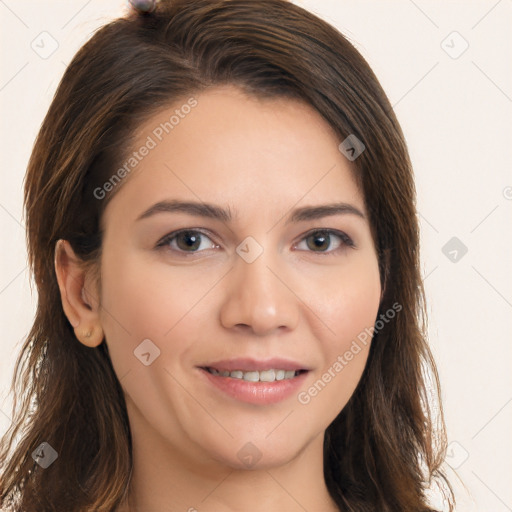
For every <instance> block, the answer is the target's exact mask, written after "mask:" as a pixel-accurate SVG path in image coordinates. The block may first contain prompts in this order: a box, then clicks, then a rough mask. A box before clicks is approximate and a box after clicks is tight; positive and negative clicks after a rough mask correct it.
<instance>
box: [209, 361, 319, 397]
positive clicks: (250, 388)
mask: <svg viewBox="0 0 512 512" xmlns="http://www.w3.org/2000/svg"><path fill="white" fill-rule="evenodd" d="M199 370H200V373H201V374H202V375H203V376H204V377H205V378H206V379H207V381H208V382H209V383H211V384H213V385H214V386H215V387H216V388H217V389H220V390H221V391H223V392H224V393H225V394H226V395H229V396H231V397H232V398H235V399H236V400H239V401H241V402H246V403H249V404H260V405H265V404H276V403H278V402H281V401H282V400H285V399H286V398H288V397H290V396H291V395H293V394H294V393H297V392H298V390H299V388H300V386H301V385H302V384H303V383H304V381H305V379H306V377H307V375H308V373H309V372H304V373H301V374H299V375H298V376H297V377H293V378H292V379H283V380H275V381H274V382H249V381H247V380H243V379H235V378H232V377H222V376H220V375H213V374H211V373H210V372H209V371H208V370H205V369H203V368H200V369H199Z"/></svg>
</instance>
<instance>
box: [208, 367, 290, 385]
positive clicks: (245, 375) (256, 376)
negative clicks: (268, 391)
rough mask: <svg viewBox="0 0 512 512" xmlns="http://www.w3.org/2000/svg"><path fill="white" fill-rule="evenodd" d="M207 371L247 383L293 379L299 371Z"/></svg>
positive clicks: (211, 369) (209, 369)
mask: <svg viewBox="0 0 512 512" xmlns="http://www.w3.org/2000/svg"><path fill="white" fill-rule="evenodd" d="M207 370H208V371H209V372H210V373H211V374H212V375H220V376H221V377H231V378H233V379H243V380H246V381H248V382H274V381H276V380H283V379H293V377H296V376H297V375H298V374H299V371H298V370H297V371H295V370H275V369H273V368H272V369H270V370H262V371H261V372H258V371H248V372H244V371H243V370H233V371H231V372H230V371H229V370H216V369H214V368H207Z"/></svg>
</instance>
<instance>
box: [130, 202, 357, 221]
mask: <svg viewBox="0 0 512 512" xmlns="http://www.w3.org/2000/svg"><path fill="white" fill-rule="evenodd" d="M175 212H178V213H186V214H188V215H194V216H196V217H207V218H210V219H214V220H219V221H221V222H231V221H232V219H233V214H232V212H231V210H230V208H229V207H228V208H222V207H220V206H217V205H214V204H211V203H202V202H195V201H179V200H168V201H159V202H158V203H156V204H154V205H153V206H151V207H150V208H148V209H147V210H146V211H144V212H143V213H142V214H141V215H139V217H137V221H139V220H142V219H147V218H148V217H151V216H153V215H156V214H158V213H175ZM341 214H351V215H356V216H358V217H360V218H362V219H365V218H366V217H365V215H364V213H363V212H361V211H360V210H359V209H358V208H356V207H355V206H353V205H351V204H349V203H342V202H340V203H332V204H323V205H318V206H303V207H301V208H296V209H294V210H293V211H292V212H291V214H290V215H289V216H288V220H287V221H286V224H289V223H292V222H301V221H307V220H317V219H321V218H323V217H329V216H333V215H341Z"/></svg>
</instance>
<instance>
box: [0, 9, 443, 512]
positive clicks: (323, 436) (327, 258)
mask: <svg viewBox="0 0 512 512" xmlns="http://www.w3.org/2000/svg"><path fill="white" fill-rule="evenodd" d="M143 3H144V4H145V5H142V4H143ZM143 3H142V2H138V10H136V9H134V10H133V11H132V12H131V13H130V14H129V15H127V16H126V17H125V18H122V19H118V20H115V21H113V22H112V23H109V24H108V25H107V26H105V27H103V28H102V29H101V30H99V31H98V32H97V33H96V34H95V35H94V36H93V37H92V38H91V40H90V41H89V42H88V43H87V44H85V45H84V47H83V48H82V49H81V50H80V51H79V52H78V53H77V55H76V57H75V58H74V59H73V61H72V62H71V64H70V65H69V67H68V69H67V70H66V73H65V75H64V77H63V79H62V81H61V83H60V85H59V88H58V90H57V93H56V95H55V98H54V100H53V102H52V105H51V106H50V109H49V112H48V114H47V116H46V118H45V120H44V123H43V125H42V127H41V130H40V133H39V135H38V138H37V141H36V144H35V147H34V150H33V154H32V156H31V160H30V163H29V168H28V172H27V178H26V188H25V206H26V217H27V227H28V232H27V236H28V245H29V257H30V264H31V266H32V269H33V272H34V276H35V281H36V284H37V287H38V292H39V298H38V300H39V302H38V309H37V314H36V319H35V322H34V326H33V328H32V330H31V332H30V334H29V336H28V339H27V341H26V343H25V345H24V348H23V351H22V353H21V354H20V357H19V359H18V363H17V364H18V370H19V371H18V372H16V373H15V374H18V375H19V376H18V377H17V384H18V386H19V385H20V384H21V386H22V387H23V395H22V398H21V401H20V402H19V407H18V408H17V411H16V416H15V421H14V423H13V428H12V431H10V432H9V434H10V435H9V436H6V437H5V439H4V440H3V445H2V446H3V449H2V452H1V455H0V461H1V464H2V472H1V483H0V486H1V496H2V498H1V500H2V501H1V503H2V505H3V506H4V507H11V509H12V510H16V511H26V510H30V511H63V510H65V511H77V512H78V511H97V510H102V511H107V510H108V511H118V512H119V511H122V512H126V511H129V512H133V511H144V512H146V511H147V512H149V511H159V512H161V511H177V510H189V511H194V510H199V511H216V512H218V511H228V510H229V511H232V510H244V511H254V512H256V511H259V510H267V511H268V510H276V511H277V510H287V511H295V510H311V511H313V510H315V511H316V510H319V511H338V510H341V511H346V510H347V511H393V512H394V511H404V512H405V511H407V512H411V511H431V510H434V509H433V508H432V507H430V506H429V504H428V500H427V499H426V492H427V489H428V488H429V486H431V485H432V484H433V482H435V481H439V482H441V483H443V482H445V486H444V487H445V491H446V494H447V502H448V505H449V507H450V510H451V502H452V497H451V491H450V487H449V484H447V482H446V481H445V478H444V475H443V473H442V471H441V463H442V460H443V456H444V450H445V435H444V430H443V417H442V413H441V414H440V415H439V416H438V417H436V416H432V414H431V411H430V406H429V404H430V402H429V399H430V398H429V397H430V395H431V394H432V389H430V388H428V387H427V386H426V379H427V378H429V377H430V378H431V379H433V382H434V384H435V386H434V390H433V394H434V395H435V398H436V399H437V400H438V399H439V393H438V381H437V380H438V379H437V373H436V370H435V366H434V363H433V361H432V358H431V354H430V351H429V349H428V346H427V344H426V341H425V326H424V292H423V288H422V282H421V277H420V271H419V234H418V224H417V218H416V212H415V206H414V203H415V191H414V183H413V176H412V170H411V165H410V161H409V157H408V154H407V149H406V146H405V142H404V138H403V135H402V133H401V130H400V127H399V125H398V122H397V120H396V118H395V116H394V114H393V112H392V109H391V106H390V104H389V101H388V100H387V98H386V96H385V94H384V92H383V90H382V88H381V87H380V85H379V83H378V81H377V79H376V78H375V76H374V74H373V73H372V71H371V70H370V68H369V66H368V64H367V63H366V62H365V61H364V59H363V58H362V57H361V55H360V54H359V53H358V52H357V51H356V50H355V49H354V47H353V46H352V45H351V44H350V43H348V42H347V40H346V39H345V38H344V37H343V36H342V35H341V34H340V33H339V32H338V31H337V30H335V29H334V28H333V27H332V26H330V25H328V24H327V23H326V22H324V21H322V20H320V19H319V18H317V17H315V16H314V15H312V14H310V13H308V12H307V11H305V10H303V9H301V8H300V7H297V6H295V5H293V4H291V3H288V2H286V1H284V0H263V1H261V2H252V1H249V0H230V1H224V0H213V1H209V0H197V1H194V2H187V1H184V0H176V1H162V2H159V3H158V4H156V5H154V4H152V3H151V2H143ZM15 407H16V404H15ZM437 423H438V424H439V428H435V427H436V425H437ZM15 438H16V443H14V440H15ZM18 438H19V439H18Z"/></svg>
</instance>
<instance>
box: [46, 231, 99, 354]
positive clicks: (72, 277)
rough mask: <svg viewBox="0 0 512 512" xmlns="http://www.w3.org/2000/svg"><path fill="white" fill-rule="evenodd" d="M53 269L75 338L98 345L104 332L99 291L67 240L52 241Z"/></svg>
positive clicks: (84, 342) (89, 344)
mask: <svg viewBox="0 0 512 512" xmlns="http://www.w3.org/2000/svg"><path fill="white" fill-rule="evenodd" d="M55 273H56V275H57V282H58V284H59V290H60V297H61V301H62V308H63V309H64V313H65V315H66V316H67V318H68V320H69V323H70V324H71V325H72V326H73V328H74V330H75V336H76V337H77V339H78V341H80V342H81V343H83V344H84V345H86V346H88V347H96V346H98V345H100V344H101V342H102V341H103V336H104V333H103V328H102V326H101V323H100V318H99V308H100V305H99V297H98V291H97V290H96V286H95V284H94V283H93V280H92V279H91V277H90V276H89V275H88V274H87V273H86V271H85V270H84V268H83V265H81V260H80V258H78V257H77V256H76V255H75V253H74V251H73V249H72V248H71V245H70V244H69V242H68V241H67V240H57V243H56V244H55Z"/></svg>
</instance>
